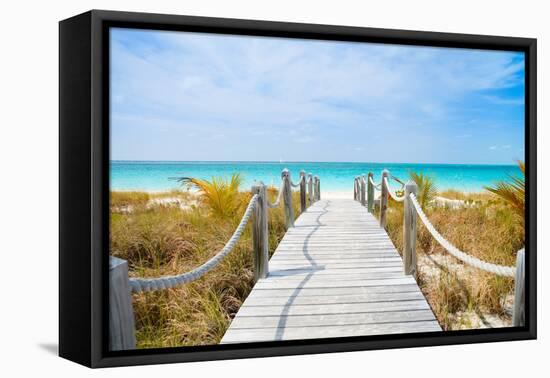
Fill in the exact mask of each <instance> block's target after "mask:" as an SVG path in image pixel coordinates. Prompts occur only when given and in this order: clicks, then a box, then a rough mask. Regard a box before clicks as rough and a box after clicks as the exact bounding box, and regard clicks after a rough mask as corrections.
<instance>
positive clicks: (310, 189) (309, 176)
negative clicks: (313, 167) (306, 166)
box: [307, 173, 314, 206]
mask: <svg viewBox="0 0 550 378" xmlns="http://www.w3.org/2000/svg"><path fill="white" fill-rule="evenodd" d="M307 193H308V197H309V206H311V205H313V202H314V200H313V175H312V174H311V173H308V174H307Z"/></svg>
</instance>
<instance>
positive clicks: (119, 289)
mask: <svg viewBox="0 0 550 378" xmlns="http://www.w3.org/2000/svg"><path fill="white" fill-rule="evenodd" d="M135 348H136V336H135V323H134V308H133V307H132V294H131V291H130V281H129V280H128V262H126V261H125V260H122V259H119V258H117V257H113V256H109V349H110V350H127V349H135Z"/></svg>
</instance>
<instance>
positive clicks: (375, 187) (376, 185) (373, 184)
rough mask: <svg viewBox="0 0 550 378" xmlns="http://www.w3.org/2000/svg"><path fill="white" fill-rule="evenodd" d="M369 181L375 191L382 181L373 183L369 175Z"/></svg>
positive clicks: (378, 189)
mask: <svg viewBox="0 0 550 378" xmlns="http://www.w3.org/2000/svg"><path fill="white" fill-rule="evenodd" d="M369 182H370V183H371V185H372V186H373V187H374V189H376V190H377V191H380V186H381V185H382V183H378V184H375V183H374V181H373V180H372V176H369Z"/></svg>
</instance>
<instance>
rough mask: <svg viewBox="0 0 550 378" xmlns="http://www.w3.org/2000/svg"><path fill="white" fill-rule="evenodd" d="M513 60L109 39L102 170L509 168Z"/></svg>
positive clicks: (177, 37)
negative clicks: (365, 165)
mask: <svg viewBox="0 0 550 378" xmlns="http://www.w3.org/2000/svg"><path fill="white" fill-rule="evenodd" d="M524 67H525V65H524V57H523V54H522V53H515V52H498V51H485V50H467V49H449V48H432V47H415V46H399V45H382V44H366V43H351V42H332V41H312V40H298V39H283V38H265V37H241V36H222V35H214V34H195V33H184V32H163V31H147V30H132V29H112V30H111V159H113V160H170V161H178V160H181V161H183V160H201V161H202V160H204V161H208V160H213V161H216V160H217V161H224V160H240V161H279V160H283V161H350V162H390V163H391V162H410V163H452V164H454V163H457V164H460V163H464V164H514V161H515V160H517V159H522V158H523V156H524V150H523V146H524V88H525V83H524Z"/></svg>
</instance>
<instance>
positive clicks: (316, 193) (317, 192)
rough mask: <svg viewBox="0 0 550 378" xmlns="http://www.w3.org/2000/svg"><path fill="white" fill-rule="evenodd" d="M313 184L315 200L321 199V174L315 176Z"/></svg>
mask: <svg viewBox="0 0 550 378" xmlns="http://www.w3.org/2000/svg"><path fill="white" fill-rule="evenodd" d="M313 184H314V185H313V198H315V201H319V199H320V198H321V196H320V195H319V176H315V177H314V178H313Z"/></svg>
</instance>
